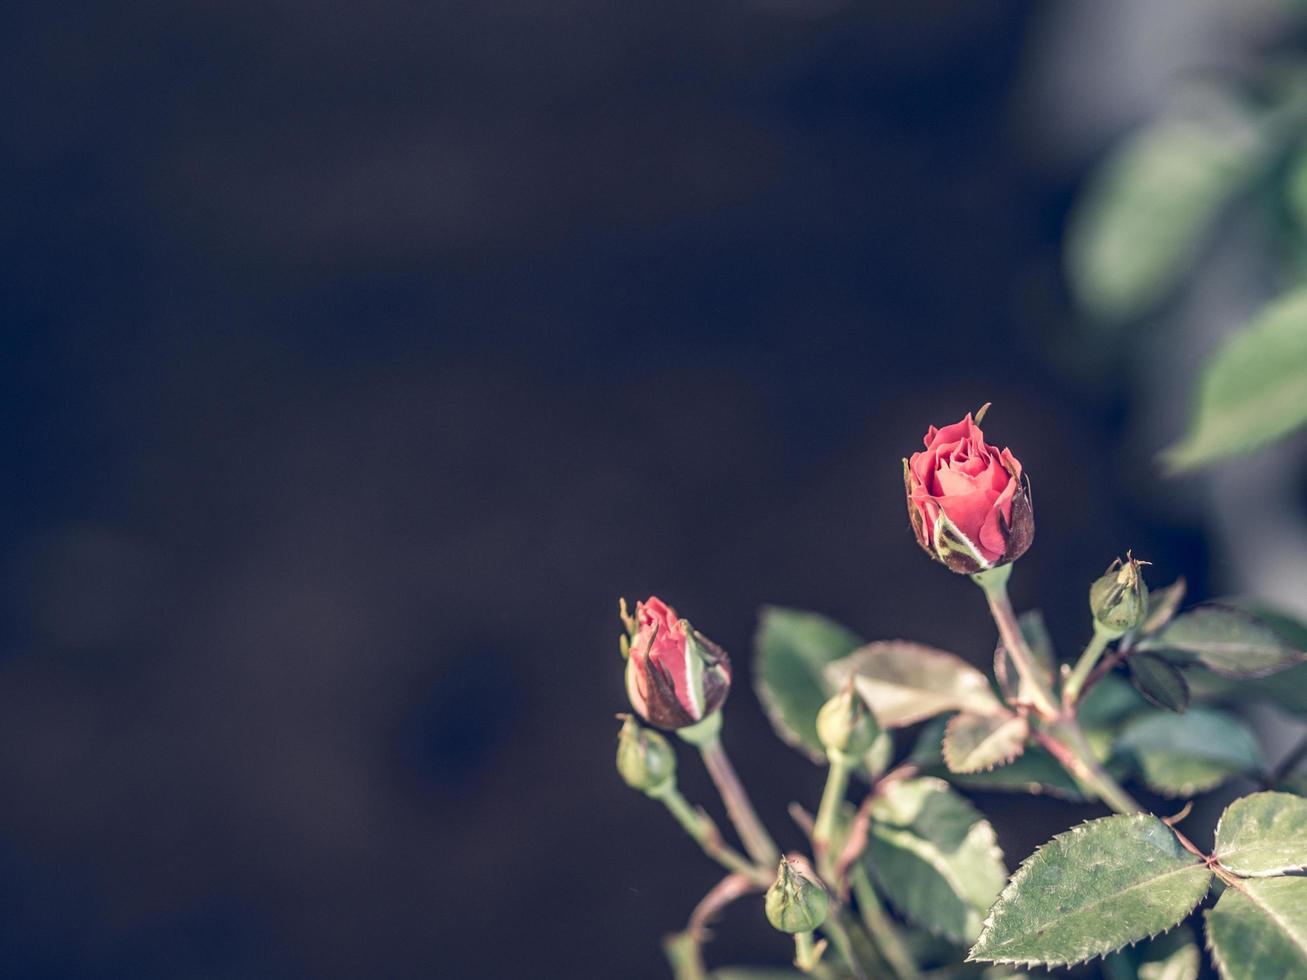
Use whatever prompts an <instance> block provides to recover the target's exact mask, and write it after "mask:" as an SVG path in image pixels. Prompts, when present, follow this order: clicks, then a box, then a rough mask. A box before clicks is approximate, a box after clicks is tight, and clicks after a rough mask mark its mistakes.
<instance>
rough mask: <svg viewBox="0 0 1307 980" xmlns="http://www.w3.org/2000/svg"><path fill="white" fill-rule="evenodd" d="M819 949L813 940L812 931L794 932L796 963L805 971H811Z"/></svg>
mask: <svg viewBox="0 0 1307 980" xmlns="http://www.w3.org/2000/svg"><path fill="white" fill-rule="evenodd" d="M816 954H817V950H816V947H815V944H814V943H813V941H812V933H811V932H796V933H795V934H794V965H795V966H797V967H798V968H799V969H800V970H802V971H803V972H804V973H811V972H812V971H813V968H814V967H815V966H816V965H817V963H816V959H815V957H816Z"/></svg>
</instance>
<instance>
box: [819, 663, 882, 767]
mask: <svg viewBox="0 0 1307 980" xmlns="http://www.w3.org/2000/svg"><path fill="white" fill-rule="evenodd" d="M879 734H880V726H879V725H877V724H876V719H875V718H873V717H872V714H871V711H870V710H869V709H868V708H867V703H866V702H865V701H863V700H862V696H861V695H860V694H858V692H857V691H855V690H854V689H853V683H852V681H850V682H849V684H848V685H847V686H846V687H845V688H844V689H843V690H842V691H840V692H839V693H838V694H836V695H835V696H834V697H833V698H831V699H830V700H829V701H827V702H826V703H825V704H823V705H822V706H821V710H820V711H818V712H817V737H818V738H819V739H821V744H822V745H823V746H824V747H825V749H826V751H827V753H829V754H830V755H832V756H836V755H842V756H846V757H852V758H854V759H860V758H861V757H862V756H863V755H865V754H866V753H867V751H868V750H869V749H870V748H871V743H872V742H874V741H876V736H877V735H879Z"/></svg>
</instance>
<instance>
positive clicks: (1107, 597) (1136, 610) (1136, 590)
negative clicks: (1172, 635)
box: [1089, 552, 1148, 636]
mask: <svg viewBox="0 0 1307 980" xmlns="http://www.w3.org/2000/svg"><path fill="white" fill-rule="evenodd" d="M1147 564H1148V562H1146V561H1139V560H1138V559H1137V558H1135V557H1134V556H1132V555H1131V554H1130V553H1129V552H1126V556H1125V561H1122V560H1121V559H1120V558H1117V559H1115V560H1114V561H1113V562H1112V564H1110V565H1108V566H1107V571H1106V572H1104V573H1103V574H1102V576H1101V577H1099V578H1098V579H1097V580H1096V581H1095V582H1094V584H1093V585H1091V586H1090V587H1089V608H1090V609H1091V610H1092V611H1093V613H1094V622H1095V623H1097V624H1098V625H1099V627H1101V628H1102V629H1103V630H1104V631H1105V632H1108V633H1114V634H1116V635H1117V636H1120V635H1121V634H1122V633H1127V632H1129V631H1130V630H1132V629H1134V628H1135V627H1136V626H1138V625H1139V624H1140V623H1142V622H1143V621H1144V619H1145V618H1146V617H1147V616H1148V585H1147V584H1146V583H1145V582H1144V576H1143V573H1142V572H1140V568H1142V567H1143V566H1144V565H1147Z"/></svg>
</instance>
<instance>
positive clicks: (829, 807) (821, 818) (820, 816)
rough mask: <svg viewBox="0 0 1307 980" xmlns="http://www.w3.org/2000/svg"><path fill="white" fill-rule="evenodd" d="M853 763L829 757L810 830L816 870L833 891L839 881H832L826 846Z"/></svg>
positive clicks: (842, 756)
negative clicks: (824, 786)
mask: <svg viewBox="0 0 1307 980" xmlns="http://www.w3.org/2000/svg"><path fill="white" fill-rule="evenodd" d="M854 762H856V759H850V758H849V757H848V756H846V755H845V754H844V753H842V752H832V753H831V754H830V770H829V771H828V772H827V774H826V788H825V789H824V790H822V794H821V806H819V807H818V808H817V822H816V823H815V824H813V827H812V848H813V850H814V851H816V854H817V867H818V871H819V872H820V874H821V876H822V877H823V878H825V879H826V881H827V882H829V883H830V884H831V885H832V886H833V887H836V888H838V887H839V882H837V881H835V880H833V871H834V861H833V860H832V859H833V858H834V855H833V854H831V853H830V845H831V841H832V840H833V839H834V837H835V825H836V823H837V822H838V820H839V816H840V807H841V806H842V805H843V803H844V794H845V792H846V791H847V790H848V788H849V773H851V772H852V771H853V764H854Z"/></svg>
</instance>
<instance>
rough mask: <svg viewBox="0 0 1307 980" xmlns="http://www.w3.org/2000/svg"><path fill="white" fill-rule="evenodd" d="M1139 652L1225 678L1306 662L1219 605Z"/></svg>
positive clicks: (1179, 620)
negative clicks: (1209, 671) (1193, 666)
mask: <svg viewBox="0 0 1307 980" xmlns="http://www.w3.org/2000/svg"><path fill="white" fill-rule="evenodd" d="M1304 333H1305V334H1307V330H1305V331H1304ZM1136 649H1138V650H1139V651H1141V652H1145V653H1146V652H1153V653H1157V654H1159V655H1161V656H1163V657H1165V658H1167V659H1168V660H1171V661H1174V662H1176V663H1179V664H1182V665H1183V664H1200V665H1202V666H1203V667H1206V668H1207V669H1208V670H1212V671H1215V672H1216V673H1218V674H1221V675H1223V676H1225V677H1265V676H1266V675H1268V674H1274V673H1276V672H1277V671H1280V670H1284V669H1285V668H1286V667H1291V666H1293V665H1294V664H1295V663H1299V662H1300V661H1302V659H1303V654H1302V653H1301V652H1300V651H1298V650H1295V649H1294V648H1293V647H1291V646H1289V645H1288V644H1287V643H1285V642H1284V640H1283V639H1281V637H1280V634H1279V633H1277V632H1276V631H1275V630H1273V629H1272V628H1271V627H1270V626H1268V625H1267V624H1266V623H1264V622H1262V621H1261V620H1260V619H1258V618H1257V617H1256V616H1254V615H1252V614H1251V613H1249V612H1246V611H1244V610H1242V609H1236V608H1234V607H1233V606H1217V605H1210V606H1199V607H1198V608H1196V609H1191V610H1189V612H1187V613H1184V614H1182V615H1180V616H1177V617H1176V618H1175V619H1173V620H1172V621H1171V622H1170V623H1169V624H1168V625H1167V626H1165V627H1163V628H1162V629H1161V630H1160V631H1159V632H1157V633H1155V634H1154V635H1152V636H1150V637H1146V638H1145V639H1144V640H1142V641H1141V642H1140V643H1139V644H1138V646H1137V647H1136Z"/></svg>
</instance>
